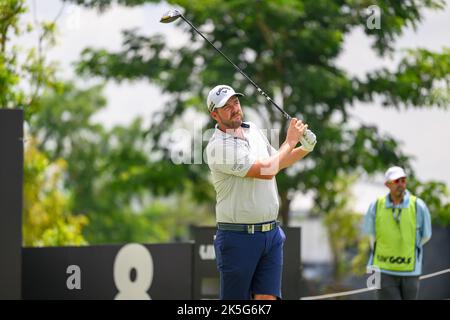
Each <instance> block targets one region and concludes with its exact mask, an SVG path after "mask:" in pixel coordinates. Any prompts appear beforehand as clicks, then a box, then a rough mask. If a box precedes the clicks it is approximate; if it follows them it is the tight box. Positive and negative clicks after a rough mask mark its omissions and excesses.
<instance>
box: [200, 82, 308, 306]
mask: <svg viewBox="0 0 450 320" xmlns="http://www.w3.org/2000/svg"><path fill="white" fill-rule="evenodd" d="M238 96H243V94H241V93H236V92H235V91H234V89H233V88H231V87H230V86H227V85H218V86H216V87H214V88H213V89H212V90H211V91H210V92H209V95H208V98H207V106H208V111H209V112H210V115H211V117H212V118H214V120H216V121H217V125H216V129H215V131H214V134H213V136H212V137H211V139H210V140H209V142H208V146H207V147H206V156H207V162H208V165H209V168H210V170H211V174H212V179H213V184H214V188H215V190H216V194H217V204H216V220H217V232H216V236H215V240H214V249H215V253H216V262H217V268H218V270H219V272H220V298H221V299H238V300H246V299H252V298H253V299H257V300H274V299H277V298H281V273H282V268H283V244H284V241H285V235H284V232H283V230H282V229H281V228H280V227H279V226H278V222H277V221H276V219H277V217H278V208H279V203H278V190H277V184H276V180H275V176H276V174H277V173H278V172H279V171H280V170H282V169H284V168H287V167H289V166H291V165H293V164H294V163H296V162H297V161H299V160H300V159H302V158H303V157H304V156H306V155H307V154H308V153H310V152H311V151H313V149H314V146H315V144H316V136H315V134H314V133H312V131H311V130H308V129H307V127H308V126H307V125H306V124H304V123H303V122H302V121H300V120H297V119H295V118H293V119H292V120H291V122H290V124H289V128H288V131H287V136H286V140H285V142H284V143H283V144H282V145H281V146H280V148H279V150H275V149H274V148H273V147H272V146H271V145H270V143H269V141H268V140H267V138H266V137H265V136H264V135H263V134H262V132H261V131H260V130H259V129H258V128H257V127H256V125H255V124H254V123H251V122H243V118H244V114H243V112H242V109H241V105H240V102H239V99H238ZM299 142H300V143H301V146H300V147H296V146H297V144H298V143H299Z"/></svg>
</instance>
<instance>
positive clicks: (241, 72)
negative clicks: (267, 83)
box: [180, 14, 292, 120]
mask: <svg viewBox="0 0 450 320" xmlns="http://www.w3.org/2000/svg"><path fill="white" fill-rule="evenodd" d="M180 17H181V19H183V20H184V21H185V22H186V23H187V24H189V25H190V26H191V27H192V29H194V31H195V32H197V34H199V35H200V36H201V37H202V38H203V39H205V40H206V42H208V43H209V44H210V45H211V46H212V47H213V48H214V49H215V50H216V51H217V52H218V53H220V54H221V55H222V57H224V58H225V59H226V60H227V61H228V62H229V63H231V64H232V65H233V67H234V68H235V69H236V70H237V71H239V73H240V74H242V75H243V76H244V77H245V78H246V79H247V80H248V81H249V82H250V83H251V84H252V85H253V86H254V87H255V88H256V90H258V92H259V93H260V94H261V95H262V96H264V97H265V98H266V99H267V100H268V101H269V102H270V103H272V105H273V106H274V107H275V108H277V109H278V110H279V111H280V112H281V113H282V114H283V116H284V117H285V118H286V119H287V120H290V119H292V117H291V116H290V115H289V114H288V113H287V112H286V111H284V110H283V109H281V108H280V107H279V106H278V105H277V104H276V103H275V101H273V100H272V98H271V97H269V95H268V94H266V93H265V92H264V91H263V90H262V89H261V88H260V87H259V86H258V85H257V84H256V83H255V82H254V81H253V80H252V79H250V77H249V76H247V75H246V74H245V72H244V71H242V70H241V68H239V67H238V66H237V65H235V64H234V62H233V61H231V60H230V59H229V58H228V57H227V56H226V55H225V54H224V53H223V52H222V51H220V50H219V49H217V48H216V46H215V45H214V44H213V43H212V42H211V41H209V40H208V39H207V38H206V37H205V36H204V35H203V34H202V33H201V32H200V31H199V30H198V29H197V28H196V27H195V26H194V25H193V24H192V23H191V22H190V21H189V20H188V19H186V18H185V17H184V16H183V15H182V14H180Z"/></svg>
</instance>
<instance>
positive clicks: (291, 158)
mask: <svg viewBox="0 0 450 320" xmlns="http://www.w3.org/2000/svg"><path fill="white" fill-rule="evenodd" d="M308 153H309V152H308V151H306V150H303V149H301V148H300V147H298V148H295V149H293V150H292V151H291V152H290V153H289V155H288V156H287V158H286V161H285V163H283V165H282V166H281V168H280V170H282V169H284V168H287V167H290V166H291V165H293V164H294V163H296V162H297V161H299V160H301V159H303V158H304V157H305V156H306V155H307V154H308Z"/></svg>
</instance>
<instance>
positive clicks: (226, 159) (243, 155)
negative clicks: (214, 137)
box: [207, 143, 256, 177]
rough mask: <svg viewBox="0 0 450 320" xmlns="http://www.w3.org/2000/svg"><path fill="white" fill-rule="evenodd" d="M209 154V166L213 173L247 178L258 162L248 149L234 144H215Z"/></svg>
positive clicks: (209, 149)
mask: <svg viewBox="0 0 450 320" xmlns="http://www.w3.org/2000/svg"><path fill="white" fill-rule="evenodd" d="M207 152H208V153H207V159H208V166H209V168H210V169H211V170H212V171H218V172H222V173H225V174H229V175H234V176H238V177H245V175H246V174H247V172H248V170H250V168H251V166H252V165H253V164H254V163H255V161H256V158H255V157H254V156H253V155H252V154H251V153H250V150H249V149H248V148H246V147H242V146H239V145H238V144H234V143H224V144H214V145H213V146H212V147H211V148H208V150H207Z"/></svg>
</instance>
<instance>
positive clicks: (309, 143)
mask: <svg viewBox="0 0 450 320" xmlns="http://www.w3.org/2000/svg"><path fill="white" fill-rule="evenodd" d="M300 143H301V144H302V145H301V147H300V149H302V150H305V151H308V152H311V151H313V150H314V147H315V145H316V143H317V138H316V135H315V134H314V133H313V132H312V131H311V130H309V129H308V130H306V132H305V134H304V135H303V136H302V137H301V138H300Z"/></svg>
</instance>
